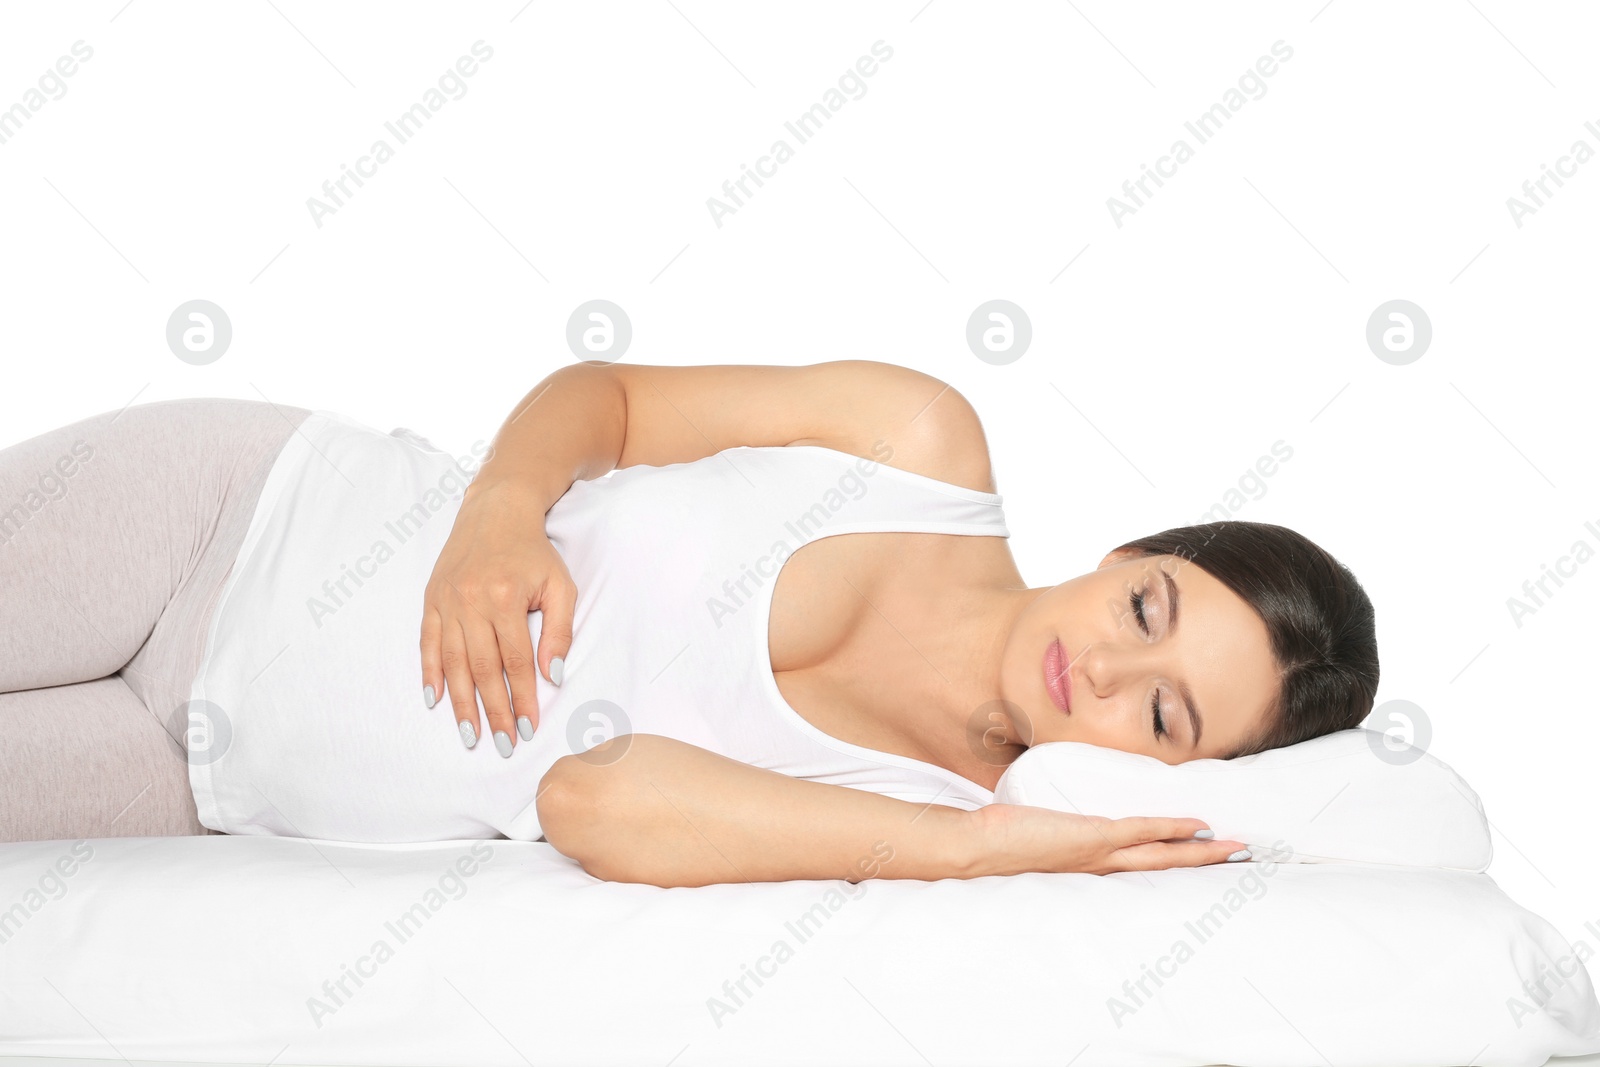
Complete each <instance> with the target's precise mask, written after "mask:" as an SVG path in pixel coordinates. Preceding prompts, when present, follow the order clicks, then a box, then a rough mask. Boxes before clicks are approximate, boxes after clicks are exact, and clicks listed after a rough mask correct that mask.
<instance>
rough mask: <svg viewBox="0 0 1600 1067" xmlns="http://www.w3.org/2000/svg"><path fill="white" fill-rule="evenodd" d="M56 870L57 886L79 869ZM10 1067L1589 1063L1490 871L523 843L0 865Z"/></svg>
mask: <svg viewBox="0 0 1600 1067" xmlns="http://www.w3.org/2000/svg"><path fill="white" fill-rule="evenodd" d="M69 872H70V873H69ZM0 909H8V910H3V911H0V968H3V970H0V1063H3V1064H5V1065H6V1067H15V1065H18V1064H24V1063H36V1064H49V1065H51V1067H62V1065H63V1064H66V1063H74V1062H78V1063H103V1062H106V1061H114V1062H118V1063H121V1062H133V1063H182V1064H204V1063H218V1064H222V1063H226V1064H238V1063H258V1064H265V1063H274V1064H298V1065H317V1064H325V1065H329V1067H334V1065H339V1067H350V1065H374V1067H377V1065H386V1067H387V1065H394V1067H401V1065H404V1067H414V1065H424V1064H429V1065H446V1064H475V1065H485V1067H493V1065H499V1064H506V1065H524V1064H534V1063H538V1064H544V1063H559V1064H650V1065H653V1067H665V1065H669V1064H670V1065H672V1067H695V1065H710V1064H752V1063H758V1064H823V1063H826V1064H839V1065H847V1064H885V1065H908V1067H927V1065H929V1064H938V1065H944V1064H950V1065H957V1064H979V1063H981V1064H986V1065H994V1067H1000V1065H1009V1064H1016V1065H1022V1064H1030V1065H1031V1064H1040V1065H1042V1064H1051V1065H1054V1067H1062V1065H1064V1064H1072V1065H1073V1067H1093V1065H1096V1064H1105V1065H1133V1064H1171V1065H1195V1067H1204V1065H1211V1064H1231V1065H1237V1067H1253V1065H1262V1067H1266V1065H1271V1067H1294V1065H1298V1064H1305V1065H1307V1067H1311V1065H1317V1067H1323V1065H1327V1064H1337V1065H1339V1067H1359V1065H1367V1064H1370V1065H1374V1067H1377V1065H1383V1067H1400V1065H1406V1064H1418V1065H1422V1064H1437V1065H1445V1067H1448V1065H1465V1064H1473V1065H1475V1067H1495V1065H1527V1067H1533V1065H1538V1064H1543V1063H1545V1062H1546V1061H1547V1060H1548V1059H1549V1058H1550V1057H1552V1056H1567V1057H1581V1056H1588V1057H1589V1058H1588V1059H1587V1060H1583V1059H1578V1060H1575V1061H1573V1062H1574V1063H1590V1064H1594V1063H1600V1057H1596V1056H1595V1055H1594V1054H1596V1053H1600V1004H1597V1002H1596V1000H1595V994H1594V989H1593V987H1592V986H1591V984H1590V981H1589V977H1588V974H1587V973H1586V971H1585V969H1584V968H1583V967H1582V966H1581V963H1580V964H1578V965H1577V966H1572V965H1571V961H1572V960H1573V959H1574V957H1575V956H1577V957H1578V958H1579V959H1581V958H1582V956H1581V954H1580V953H1578V952H1576V951H1575V949H1574V947H1573V945H1571V944H1569V943H1568V942H1567V941H1566V940H1565V939H1564V938H1563V937H1562V936H1561V935H1560V934H1559V933H1558V932H1557V931H1556V930H1555V929H1554V928H1553V927H1552V926H1550V924H1548V923H1547V922H1545V921H1544V920H1543V919H1541V918H1540V917H1538V916H1537V915H1534V914H1533V913H1531V912H1529V911H1527V910H1526V909H1524V908H1522V907H1520V906H1518V905H1517V904H1516V903H1515V902H1513V901H1511V900H1510V899H1509V898H1508V897H1507V896H1506V895H1505V894H1504V893H1503V892H1502V891H1501V890H1500V888H1499V887H1498V886H1497V885H1496V884H1495V883H1494V880H1493V879H1492V878H1491V877H1490V876H1489V875H1488V874H1484V873H1472V872H1461V871H1447V870H1437V869H1430V868H1415V869H1409V870H1405V869H1402V870H1396V869H1393V868H1379V867H1369V866H1365V865H1360V864H1345V863H1340V864H1289V863H1282V864H1270V863H1268V864H1258V863H1245V864H1226V865H1216V866H1212V867H1205V868H1195V869H1181V870H1171V871H1153V872H1144V873H1139V872H1133V873H1126V874H1115V875H1108V876H1094V875H1081V874H1025V875H1015V876H1010V877H990V878H976V879H965V880H962V879H944V880H940V881H934V882H924V881H915V880H897V879H872V880H868V881H864V882H861V883H858V884H852V883H849V882H847V881H844V880H842V879H841V880H822V881H789V882H768V883H753V884H752V883H743V884H734V885H712V886H704V887H698V888H672V889H664V888H660V887H656V886H648V885H635V884H625V883H612V882H603V881H600V880H597V879H595V878H592V877H590V876H589V875H588V874H586V873H585V872H584V871H583V870H582V869H581V868H579V867H578V866H577V865H576V864H574V863H573V862H571V861H570V860H568V859H567V858H565V857H563V856H561V855H560V854H559V853H557V852H556V851H555V850H554V849H553V848H552V847H551V846H550V845H548V844H546V843H543V842H524V841H507V840H488V841H453V842H429V843H425V844H412V845H352V844H340V843H334V842H326V841H315V840H307V839H296V838H278V837H265V836H262V837H244V836H240V837H230V836H209V837H189V838H111V839H100V840H91V841H80V842H70V841H35V842H17V843H11V844H5V845H0Z"/></svg>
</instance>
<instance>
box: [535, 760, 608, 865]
mask: <svg viewBox="0 0 1600 1067" xmlns="http://www.w3.org/2000/svg"><path fill="white" fill-rule="evenodd" d="M585 769H586V768H585V767H584V765H583V763H582V761H581V760H579V759H578V758H577V757H576V756H570V755H569V756H562V757H561V758H560V759H558V760H556V761H555V763H553V764H551V766H550V769H549V770H548V771H546V772H545V773H544V777H543V778H541V779H539V790H538V793H537V794H536V799H535V800H534V810H535V811H537V812H538V815H539V829H540V830H541V832H543V834H544V839H545V841H546V842H548V843H549V844H550V845H551V846H552V847H554V848H555V850H556V851H557V852H559V853H561V854H562V855H563V856H566V857H567V858H568V859H571V860H576V861H577V862H578V864H579V865H580V866H581V867H583V869H584V870H585V871H588V872H589V873H590V874H593V875H595V877H597V878H598V877H602V876H601V875H600V874H599V873H598V872H596V871H595V870H594V869H593V868H592V867H591V866H590V864H591V862H592V859H591V857H590V856H589V854H588V853H589V850H588V848H587V845H588V844H589V843H590V842H591V841H593V839H594V837H595V834H594V831H593V827H592V825H591V821H590V820H591V817H592V816H593V814H594V810H595V807H596V805H595V803H594V801H593V799H592V797H591V796H589V795H586V794H590V792H591V790H592V788H593V786H594V784H595V783H594V782H593V780H592V776H590V775H586V774H584V773H582V772H583V771H584V770H585Z"/></svg>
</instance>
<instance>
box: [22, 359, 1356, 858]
mask: <svg viewBox="0 0 1600 1067" xmlns="http://www.w3.org/2000/svg"><path fill="white" fill-rule="evenodd" d="M473 452H474V455H473V456H451V455H449V454H447V453H445V452H443V451H441V450H439V449H438V448H436V447H435V446H433V445H432V444H431V443H430V442H428V441H427V440H425V439H424V438H422V437H420V436H418V435H417V434H415V433H414V432H412V431H410V430H407V429H404V428H398V429H396V430H394V431H392V432H391V433H387V434H386V433H383V432H381V431H378V430H375V429H372V428H370V427H367V426H365V425H363V424H361V423H359V422H356V421H354V420H352V419H349V418H347V417H345V416H342V415H339V414H337V413H335V412H331V411H309V410H306V409H303V408H291V407H285V406H282V405H275V404H271V403H257V402H252V401H242V400H219V399H204V400H181V401H164V402H158V403H152V404H143V405H135V406H130V407H127V408H125V409H123V410H121V411H118V412H107V413H104V414H102V415H100V416H96V417H94V418H91V419H86V420H84V421H82V422H79V423H75V424H73V425H71V426H67V427H63V428H61V429H59V430H55V431H51V432H49V433H46V434H43V435H41V436H39V437H36V438H33V439H31V440H29V441H25V442H23V443H21V444H19V445H15V446H12V447H11V448H8V449H6V450H4V451H0V579H3V582H4V594H5V595H4V597H3V598H0V764H3V767H4V772H5V773H4V775H3V780H0V839H4V840H21V839H33V838H49V837H80V836H117V835H137V834H202V833H230V834H275V835H281V836H296V837H307V838H319V839H327V840H339V841H370V842H407V841H431V840H444V839H463V838H497V837H501V838H510V839H514V840H527V841H539V840H543V841H547V842H548V843H549V844H550V845H552V846H553V847H554V848H555V849H556V850H557V851H559V852H561V853H562V854H564V855H566V856H568V857H570V858H571V859H572V860H574V861H575V862H576V863H577V864H579V865H581V866H582V868H583V869H584V870H586V871H587V872H589V873H590V874H591V875H594V876H595V877H598V878H602V879H609V880H616V881H631V882H643V883H649V884H654V885H660V886H697V885H706V884H710V883H716V882H739V881H747V880H748V881H766V880H779V879H790V878H841V877H842V878H848V879H850V880H852V881H858V880H860V879H862V878H867V877H881V878H920V879H937V878H945V877H953V878H971V877H979V876H983V875H990V874H1011V873H1021V872H1024V871H1061V872H1065V871H1079V872H1090V873H1110V872H1115V871H1133V870H1154V869H1161V868H1170V867H1191V866H1199V865H1204V864H1211V863H1218V862H1226V861H1229V860H1232V859H1240V858H1246V857H1247V856H1248V852H1246V851H1244V850H1243V846H1242V845H1241V844H1240V843H1239V842H1237V841H1218V840H1214V839H1212V837H1211V833H1210V831H1209V829H1207V828H1206V826H1205V824H1204V823H1203V822H1201V821H1199V820H1196V819H1190V818H1184V817H1182V816H1181V813H1150V814H1149V815H1148V816H1147V817H1141V818H1124V819H1104V818H1100V817H1098V816H1095V815H1094V814H1093V813H1092V812H1084V813H1063V812H1056V811H1049V810H1046V809H1042V808H1033V807H1024V806H1020V805H1011V804H1000V803H995V802H994V792H993V790H994V788H995V786H996V785H997V783H998V782H999V780H1000V777H1001V776H1002V775H1003V774H1004V772H1005V770H1006V768H1007V767H1008V766H1009V765H1010V764H1011V763H1012V762H1013V761H1014V760H1016V758H1017V757H1018V756H1019V755H1020V754H1021V753H1022V752H1024V751H1025V750H1026V749H1027V748H1028V747H1029V746H1031V745H1035V744H1042V743H1045V742H1051V741H1076V742H1083V743H1087V744H1092V745H1099V746H1103V747H1107V748H1115V749H1121V750H1124V751H1128V752H1135V753H1140V754H1144V755H1147V756H1150V757H1153V758H1154V759H1158V760H1161V761H1164V762H1167V763H1181V762H1184V761H1188V760H1195V759H1230V758H1234V757H1237V756H1241V755H1245V754H1249V753H1254V752H1260V751H1263V750H1266V749H1271V748H1277V747H1280V746H1284V745H1290V744H1295V743H1297V742H1300V741H1304V740H1308V739H1310V738H1313V737H1317V736H1320V735H1322V734H1326V733H1330V732H1332V731H1335V730H1342V729H1347V728H1350V727H1354V726H1356V725H1358V724H1359V723H1360V722H1361V721H1362V719H1364V718H1365V717H1366V715H1367V713H1368V712H1369V710H1370V709H1371V706H1372V700H1373V695H1374V693H1375V691H1376V688H1377V682H1378V657H1377V646H1376V639H1375V635H1374V626H1373V609H1372V604H1371V602H1370V600H1369V599H1368V597H1367V596H1366V594H1365V593H1364V592H1363V590H1362V589H1361V586H1360V585H1359V583H1358V582H1357V581H1356V580H1355V578H1354V577H1353V576H1352V575H1351V573H1350V572H1349V570H1348V569H1347V568H1345V567H1344V566H1343V565H1342V564H1340V563H1339V562H1338V561H1336V560H1335V559H1334V558H1333V557H1332V556H1330V555H1329V554H1328V553H1327V552H1325V551H1323V550H1322V549H1321V548H1320V547H1318V546H1317V545H1316V544H1314V543H1312V542H1311V541H1309V540H1307V539H1306V538H1305V537H1302V536H1301V535H1299V534H1297V533H1295V532H1293V531H1291V530H1288V529H1286V528H1284V527H1281V526H1273V525H1268V524H1263V523H1252V522H1240V521H1224V522H1214V523H1207V524H1203V525H1198V526H1187V527H1181V528H1177V529H1172V530H1168V531H1165V532H1163V533H1159V534H1155V535H1152V536H1149V537H1143V538H1139V539H1138V540H1135V541H1131V542H1129V543H1127V544H1123V545H1120V546H1118V547H1117V548H1115V549H1113V550H1112V551H1111V552H1109V553H1108V554H1106V555H1105V556H1104V558H1103V559H1101V560H1100V561H1099V564H1098V566H1096V567H1095V568H1094V569H1092V570H1089V571H1087V572H1086V573H1083V574H1081V575H1078V576H1077V577H1073V578H1070V579H1068V580H1066V581H1063V582H1060V583H1059V584H1055V585H1046V586H1030V585H1029V584H1028V583H1027V582H1025V581H1024V580H1023V578H1022V576H1021V574H1020V573H1019V572H1018V570H1017V567H1016V564H1015V561H1014V560H1013V559H1012V556H1011V552H1010V550H1009V547H1008V543H1007V538H1008V537H1009V533H1010V531H1009V529H1008V527H1007V526H1006V520H1005V516H1004V514H1003V512H1002V509H1001V497H1000V496H999V495H998V494H997V493H996V491H995V484H994V480H993V475H992V472H991V470H990V460H989V454H988V450H987V445H986V442H985V439H984V434H983V430H982V427H981V425H980V423H979V420H978V417H977V415H976V414H975V413H974V411H973V409H972V407H971V405H970V404H968V403H967V401H966V400H965V399H964V398H963V397H962V396H961V395H960V394H959V393H957V392H956V391H955V390H954V389H952V388H951V387H950V386H948V385H946V384H944V383H943V382H940V381H938V380H937V379H934V378H931V377H929V376H928V375H925V374H922V373H919V372H917V371H913V370H909V369H906V368H903V367H898V366H894V365H891V364H885V363H876V362H869V361H862V360H846V361H838V362H831V363H822V364H816V365H812V366H803V367H757V366H698V367H653V366H627V365H598V364H587V363H579V364H574V365H571V366H567V367H564V368H562V369H561V370H558V371H556V372H555V373H554V374H551V375H550V376H549V377H547V378H546V379H545V380H544V381H542V382H540V383H539V384H538V385H537V386H536V387H535V388H534V389H533V390H532V391H530V392H529V393H528V395H527V396H526V397H524V398H523V399H522V400H521V401H520V402H519V403H518V404H517V405H516V407H515V408H514V409H513V410H512V412H511V414H510V415H509V417H508V418H507V419H506V422H505V424H504V425H503V426H502V427H501V428H500V430H499V432H498V434H497V435H496V436H495V438H494V441H493V444H492V446H491V447H482V443H481V442H479V444H478V445H475V446H474V448H473ZM480 457H481V458H480ZM1051 466H1052V468H1053V469H1056V470H1058V471H1059V474H1060V478H1059V480H1058V482H1057V485H1056V491H1061V492H1068V493H1069V499H1073V502H1074V503H1075V504H1078V505H1080V506H1084V507H1088V506H1093V505H1092V502H1091V501H1082V500H1077V499H1075V498H1071V497H1070V487H1071V485H1072V484H1073V483H1072V480H1071V478H1070V469H1071V463H1070V462H1068V461H1066V460H1062V461H1061V462H1059V463H1055V464H1051ZM1064 792H1065V793H1067V795H1068V796H1069V797H1070V783H1065V787H1064Z"/></svg>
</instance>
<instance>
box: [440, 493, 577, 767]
mask: <svg viewBox="0 0 1600 1067" xmlns="http://www.w3.org/2000/svg"><path fill="white" fill-rule="evenodd" d="M576 603H577V586H575V585H574V584H573V581H572V575H570V574H569V573H568V572H567V565H566V563H565V562H563V561H562V559H561V556H560V555H559V554H558V553H557V552H556V550H555V546H553V545H552V544H551V543H550V539H549V538H548V537H547V536H546V535H545V530H544V512H543V510H542V509H540V508H538V507H537V505H536V504H532V503H530V502H529V500H528V498H527V497H526V496H524V495H521V494H518V493H516V492H515V491H513V490H511V489H510V488H508V487H502V486H494V487H483V488H480V490H479V491H478V492H477V493H474V492H472V491H471V490H469V491H468V493H467V494H466V498H465V499H464V500H463V501H462V505H461V509H460V511H459V512H457V514H456V520H455V525H454V526H453V527H452V528H451V531H450V537H449V540H447V541H446V542H445V544H444V548H443V549H441V550H440V552H439V558H438V560H437V561H436V562H435V563H434V566H433V575H432V576H431V577H430V578H429V579H428V585H427V588H426V589H425V590H424V591H423V606H422V641H421V649H422V684H423V701H424V702H425V703H426V704H427V705H428V707H430V708H431V707H433V706H434V703H435V702H436V701H437V698H438V696H439V695H440V694H441V693H444V692H445V691H446V688H447V687H448V691H449V694H450V703H451V705H452V706H453V707H454V709H455V717H456V720H457V724H458V725H457V729H458V731H459V732H460V734H461V740H462V743H463V744H465V745H466V746H467V747H468V748H471V747H472V746H473V745H475V744H477V741H478V737H479V732H478V725H479V722H478V702H477V699H476V697H477V695H481V696H482V698H483V710H484V713H485V714H486V715H487V716H488V718H489V729H490V730H491V731H492V732H493V734H494V735H495V747H496V748H497V750H498V751H499V752H500V754H501V755H502V756H509V755H511V750H512V748H513V746H514V744H515V741H514V738H515V737H516V736H517V735H518V734H519V732H520V735H521V737H522V739H523V740H528V739H530V738H532V737H533V731H534V730H535V729H536V728H537V727H538V725H539V701H538V696H537V692H536V689H535V686H536V683H537V679H536V677H535V675H534V670H535V669H536V668H537V669H538V671H539V673H541V674H543V675H544V676H545V677H546V678H548V679H549V680H550V681H551V682H553V683H554V684H556V685H560V684H561V671H562V667H563V657H565V656H566V654H567V652H568V650H569V649H570V648H571V647H572V620H573V612H574V609H575V606H576ZM534 610H538V611H540V612H542V613H543V620H542V625H541V628H540V632H539V649H538V653H537V656H535V653H534V650H533V647H532V642H531V641H530V640H529V636H528V613H529V612H532V611H534ZM508 682H509V684H510V687H511V697H510V700H509V701H508V700H507V699H506V685H507V683H508ZM513 710H514V712H515V722H514V721H513Z"/></svg>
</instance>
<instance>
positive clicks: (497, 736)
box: [494, 730, 511, 759]
mask: <svg viewBox="0 0 1600 1067" xmlns="http://www.w3.org/2000/svg"><path fill="white" fill-rule="evenodd" d="M494 747H495V751H497V752H499V753H500V758H501V759H505V758H507V757H508V756H510V755H511V735H510V734H508V733H506V732H505V731H504V730H496V731H495V732H494Z"/></svg>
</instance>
